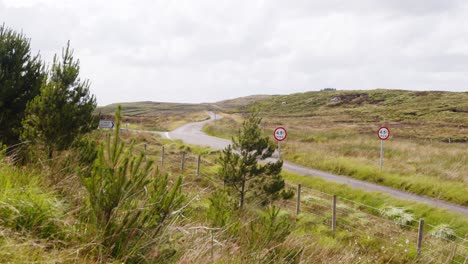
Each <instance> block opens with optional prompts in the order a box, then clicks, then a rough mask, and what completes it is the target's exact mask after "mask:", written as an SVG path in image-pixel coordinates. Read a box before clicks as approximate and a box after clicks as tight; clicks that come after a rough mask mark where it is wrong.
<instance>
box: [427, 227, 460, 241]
mask: <svg viewBox="0 0 468 264" xmlns="http://www.w3.org/2000/svg"><path fill="white" fill-rule="evenodd" d="M429 235H430V236H433V237H437V238H443V239H448V240H455V239H456V237H457V236H456V234H455V231H454V230H453V229H452V228H450V226H449V225H447V224H440V225H438V226H436V227H434V228H433V229H432V230H431V232H429Z"/></svg>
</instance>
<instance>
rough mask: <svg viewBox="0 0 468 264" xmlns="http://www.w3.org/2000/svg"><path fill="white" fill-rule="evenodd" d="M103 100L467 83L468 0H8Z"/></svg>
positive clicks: (44, 51) (0, 15) (46, 52)
mask: <svg viewBox="0 0 468 264" xmlns="http://www.w3.org/2000/svg"><path fill="white" fill-rule="evenodd" d="M0 23H5V25H6V26H8V27H11V28H13V29H15V30H18V31H23V33H24V34H25V35H26V36H27V37H29V38H31V44H32V48H33V51H34V52H35V53H36V52H38V51H40V54H41V55H42V57H43V59H44V60H45V61H47V62H48V63H50V62H51V60H52V56H53V54H54V53H60V52H61V49H62V47H63V46H64V45H66V42H67V41H68V40H70V41H71V46H72V48H73V49H74V50H75V56H76V57H77V58H79V59H80V62H81V77H82V78H86V79H89V80H90V81H91V83H92V85H91V92H92V93H93V94H95V95H96V97H97V99H98V104H99V105H106V104H109V103H114V102H131V101H172V102H213V101H218V100H223V99H228V98H234V97H239V96H246V95H252V94H288V93H295V92H303V91H313V90H320V89H322V88H325V87H335V88H337V89H343V90H345V89H346V90H349V89H375V88H391V89H408V90H446V91H468V1H466V0H465V1H452V0H411V1H408V0H380V1H378V0H359V1H358V0H356V1H350V0H343V1H338V0H323V1H314V0H301V1H293V0H291V1H284V0H263V1H261V0H248V1H247V0H246V1H243V0H236V1H234V0H232V1H225V0H212V1H205V0H197V1H194V0H162V1H155V0H138V1H130V0H129V1H124V0H112V1H110V0H108V1H99V0H0Z"/></svg>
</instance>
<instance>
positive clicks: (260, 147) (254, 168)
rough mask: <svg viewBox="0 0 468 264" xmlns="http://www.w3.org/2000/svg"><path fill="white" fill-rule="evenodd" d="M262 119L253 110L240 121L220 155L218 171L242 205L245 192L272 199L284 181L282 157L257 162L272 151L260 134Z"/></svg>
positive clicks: (265, 157)
mask: <svg viewBox="0 0 468 264" xmlns="http://www.w3.org/2000/svg"><path fill="white" fill-rule="evenodd" d="M261 121H262V119H261V118H260V117H258V112H256V111H253V112H252V113H250V114H249V116H248V118H247V119H246V120H245V121H244V123H243V125H242V128H241V129H240V130H239V131H238V133H237V136H236V137H234V138H233V142H234V143H233V145H229V146H228V147H226V148H225V149H224V150H223V152H222V154H221V156H220V158H219V162H220V163H221V168H220V171H219V175H220V176H221V178H222V179H223V180H224V184H225V186H226V187H228V188H230V189H233V190H234V192H235V193H237V195H238V196H239V207H240V208H241V209H242V208H243V206H244V204H245V200H246V197H247V194H249V193H250V194H252V195H253V196H256V197H259V198H261V199H263V201H268V200H274V199H276V198H277V197H278V196H279V194H280V191H281V190H282V189H283V188H284V186H285V183H284V180H283V178H282V177H281V175H280V173H281V169H282V167H283V161H281V160H278V161H276V162H268V163H265V164H259V162H258V160H265V159H267V158H269V157H271V156H272V155H273V151H274V149H273V147H272V144H271V142H270V140H269V139H268V137H263V136H262V133H261V129H260V123H261Z"/></svg>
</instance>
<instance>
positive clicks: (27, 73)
mask: <svg viewBox="0 0 468 264" xmlns="http://www.w3.org/2000/svg"><path fill="white" fill-rule="evenodd" d="M44 76H45V72H44V67H43V64H42V61H41V59H40V57H39V54H38V55H32V54H31V48H30V40H29V39H27V38H26V37H25V36H24V35H23V34H21V33H17V32H15V31H14V30H12V29H9V28H7V27H6V26H5V25H0V143H3V144H7V145H10V146H11V145H14V144H17V143H18V142H19V140H20V133H21V120H22V119H23V118H24V116H25V110H26V105H27V103H28V102H29V101H31V100H32V99H33V98H34V97H35V96H37V95H38V94H39V89H40V87H41V83H42V81H43V79H44Z"/></svg>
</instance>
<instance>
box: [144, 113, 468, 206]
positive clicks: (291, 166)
mask: <svg viewBox="0 0 468 264" xmlns="http://www.w3.org/2000/svg"><path fill="white" fill-rule="evenodd" d="M209 115H210V119H209V120H205V121H201V122H196V123H189V124H186V125H183V126H181V127H179V128H177V129H175V130H174V131H172V132H151V131H144V132H151V133H155V134H160V135H161V136H163V137H165V138H169V139H180V140H182V141H184V142H185V143H188V144H192V145H199V146H207V147H210V148H212V149H217V150H219V149H223V148H225V147H226V146H227V145H229V144H231V141H230V140H227V139H222V138H217V137H212V136H208V135H206V134H205V133H204V132H202V128H203V126H204V125H205V124H207V123H209V122H216V120H215V114H214V113H212V112H209ZM221 118H222V117H221V116H219V115H216V119H217V120H219V119H221ZM141 132H143V131H141ZM275 160H276V159H274V158H270V159H268V160H267V162H268V161H275ZM283 169H284V170H286V171H289V172H293V173H296V174H299V175H303V176H308V177H316V178H321V179H324V180H327V181H332V182H337V183H342V184H347V185H349V186H351V187H353V188H356V189H360V190H364V191H369V192H380V193H385V194H388V195H390V196H392V197H395V198H398V199H403V200H410V201H416V202H421V203H426V204H429V205H432V206H435V207H440V208H444V209H447V210H449V211H452V212H457V213H461V214H464V215H468V207H466V206H462V205H457V204H452V203H449V202H445V201H441V200H437V199H434V198H429V197H425V196H419V195H416V194H412V193H408V192H405V191H401V190H397V189H394V188H391V187H386V186H382V185H378V184H374V183H370V182H366V181H361V180H357V179H353V178H350V177H346V176H342V175H336V174H332V173H328V172H324V171H320V170H315V169H311V168H307V167H304V166H301V165H298V164H295V163H291V162H287V161H284V163H283Z"/></svg>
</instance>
